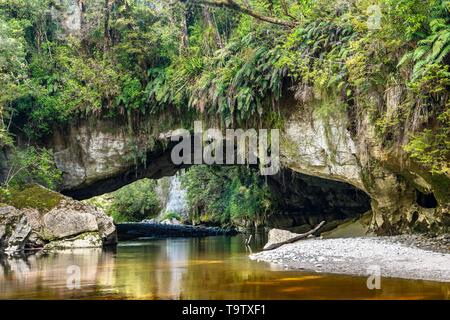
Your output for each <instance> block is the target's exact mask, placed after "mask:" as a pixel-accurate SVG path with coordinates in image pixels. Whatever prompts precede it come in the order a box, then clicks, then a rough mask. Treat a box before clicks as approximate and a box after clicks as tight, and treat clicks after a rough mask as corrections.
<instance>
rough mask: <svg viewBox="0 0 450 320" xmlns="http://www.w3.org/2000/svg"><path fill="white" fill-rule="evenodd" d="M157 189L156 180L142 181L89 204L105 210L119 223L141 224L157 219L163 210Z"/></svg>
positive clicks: (96, 198) (90, 201) (92, 200)
mask: <svg viewBox="0 0 450 320" xmlns="http://www.w3.org/2000/svg"><path fill="white" fill-rule="evenodd" d="M155 187H156V181H155V180H150V179H142V180H139V181H136V182H134V183H131V184H129V185H127V186H125V187H122V188H121V189H119V190H117V191H115V192H113V193H110V194H107V195H102V196H99V197H95V198H92V199H89V200H88V202H89V203H91V204H93V205H95V206H98V207H100V208H102V209H104V210H105V212H106V213H107V214H108V215H110V216H112V217H113V219H114V221H115V222H117V223H120V222H139V221H142V220H144V219H147V218H152V217H155V216H156V215H158V213H159V211H160V210H161V204H160V200H159V198H158V196H157V194H156V191H155Z"/></svg>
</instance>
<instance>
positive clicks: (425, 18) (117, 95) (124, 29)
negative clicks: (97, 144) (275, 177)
mask: <svg viewBox="0 0 450 320" xmlns="http://www.w3.org/2000/svg"><path fill="white" fill-rule="evenodd" d="M449 3H450V2H449V1H448V0H429V1H423V0H401V1H398V0H380V1H377V5H379V6H380V9H381V14H382V19H381V25H380V27H381V28H380V29H378V30H370V29H369V27H368V25H367V21H368V19H369V18H370V17H369V15H370V13H369V12H368V8H369V6H371V5H373V4H374V3H373V1H370V0H358V1H337V2H336V1H330V0H316V1H312V0H302V1H293V0H286V1H278V0H276V1H267V0H249V1H246V5H247V4H248V5H249V6H250V7H251V8H252V9H253V10H255V11H257V12H258V13H260V14H262V15H268V16H271V17H273V18H278V19H282V20H286V21H291V22H295V27H293V28H291V29H289V28H285V27H283V26H280V25H276V24H270V23H266V22H262V21H258V20H257V19H255V18H253V17H251V16H249V15H245V14H241V13H239V12H236V11H233V10H229V9H224V8H213V7H208V8H207V7H204V6H198V5H194V4H193V3H192V1H187V2H186V1H173V2H170V3H168V2H167V1H157V2H155V1H152V0H117V1H113V2H111V4H112V5H111V8H110V10H109V11H105V10H104V1H103V0H92V1H85V2H84V9H85V10H84V12H83V29H82V30H81V32H80V34H76V33H75V34H73V35H68V34H67V33H68V31H67V30H65V28H64V26H63V25H62V24H61V21H60V20H61V15H60V17H59V18H56V17H57V16H58V15H57V14H56V15H55V14H54V13H55V12H56V13H57V11H58V10H64V8H63V7H64V6H63V5H60V4H59V2H55V1H51V0H44V1H41V0H30V1H28V0H0V43H1V46H0V87H1V88H2V94H1V95H0V146H5V145H12V144H13V141H12V140H13V137H14V135H13V134H12V133H11V131H12V128H15V130H17V131H19V133H20V134H25V135H26V136H28V138H30V139H32V140H33V139H34V140H38V139H41V138H43V137H45V136H46V135H48V134H49V133H51V130H52V128H53V127H54V126H55V125H60V124H63V123H66V122H68V121H70V120H71V119H73V118H75V117H89V116H92V115H95V116H98V117H110V118H119V117H126V118H127V119H128V120H129V123H132V120H133V117H134V116H136V117H137V116H139V114H141V113H148V112H151V113H155V114H156V116H158V113H160V114H167V113H170V114H171V115H172V114H173V112H174V111H175V112H176V113H177V114H179V115H182V116H181V118H183V119H190V117H191V116H192V115H193V114H194V115H197V114H202V116H204V117H206V118H209V119H212V120H214V122H216V123H217V122H220V124H221V125H222V126H224V127H228V126H233V125H234V126H256V125H261V124H262V123H264V121H269V123H271V124H273V123H276V124H278V125H279V124H280V123H281V121H280V119H279V117H280V116H279V115H280V112H279V110H278V109H279V107H280V106H279V105H281V104H280V103H279V101H280V98H281V97H282V96H283V94H285V93H286V92H289V90H293V91H294V96H295V97H296V98H297V100H298V101H299V102H300V103H302V104H303V105H308V106H310V107H311V108H310V109H315V110H313V111H314V112H316V114H319V115H326V116H330V115H332V114H333V113H335V112H338V111H341V110H347V111H348V112H349V113H351V114H361V113H364V112H367V113H369V115H370V119H372V120H373V121H374V122H375V123H378V124H381V125H380V126H379V127H382V128H389V130H390V131H392V132H397V133H399V134H400V132H401V131H402V130H403V129H402V125H404V124H405V122H406V121H407V120H406V119H408V117H409V116H410V115H411V114H417V113H419V111H418V110H427V112H426V114H427V117H428V118H427V119H423V120H421V122H422V123H421V125H418V126H416V129H415V130H417V128H422V127H428V129H429V130H431V133H427V132H426V131H424V132H423V133H420V132H415V133H417V138H414V134H415V133H414V132H413V133H412V142H411V143H412V144H414V143H416V147H414V148H412V149H411V148H410V149H408V150H410V151H411V152H412V153H413V154H414V156H413V158H414V159H416V160H417V159H421V156H420V155H419V154H420V153H422V155H423V157H425V158H426V157H430V156H431V157H433V156H435V155H436V157H438V158H439V161H438V162H439V163H442V161H444V159H445V157H444V156H442V155H441V154H445V152H446V149H445V147H444V146H445V144H443V143H442V142H439V141H435V142H430V141H428V140H429V138H432V137H440V136H441V134H444V133H445V132H447V131H446V130H447V128H448V122H447V121H442V120H437V117H438V116H439V115H440V114H441V113H443V112H444V113H445V110H443V106H446V104H447V102H448V94H447V92H448V91H449V90H448V87H449V80H448V79H449V70H448V63H449V52H450V42H449V41H450V28H449V25H450V24H449V16H450V15H449V8H450V5H449ZM52 7H53V9H52ZM55 10H56V11H55ZM52 11H53V14H52ZM107 12H108V13H109V15H106V13H107ZM106 17H109V19H108V20H106ZM105 25H106V27H107V28H106V33H105ZM394 85H395V86H402V87H405V88H406V90H407V92H406V93H405V97H407V101H405V103H404V106H402V108H401V110H399V111H398V114H396V115H395V119H388V122H389V123H388V124H386V125H383V123H384V121H385V120H386V119H385V118H386V114H385V110H384V109H383V106H382V104H383V101H382V99H383V98H381V97H382V96H383V95H384V93H385V92H386V90H387V89H388V88H389V87H390V86H394ZM374 97H379V99H378V100H376V99H375V98H374ZM332 101H336V103H330V102H332ZM276 114H278V118H276V117H275V116H274V115H276ZM183 119H181V120H183ZM216 120H217V121H216ZM219 120H220V121H219ZM433 120H434V121H433ZM434 122H437V124H436V123H434ZM130 128H132V126H131V125H130ZM387 131H388V130H384V129H383V130H379V132H378V133H379V135H380V138H381V140H382V141H385V140H387V138H389V137H390V136H391V135H392V132H391V133H389V132H387ZM15 133H16V132H15ZM406 134H410V133H409V132H407V133H406ZM419 140H420V141H423V142H425V141H426V142H427V147H426V148H422V147H420V146H419V145H418V144H417V143H418V141H419ZM414 141H415V142H414ZM425 158H423V159H422V160H418V161H419V162H420V163H424V164H425V163H430V159H428V160H425ZM427 166H428V165H427ZM431 167H436V164H434V165H431ZM438 167H439V168H441V167H442V164H441V165H438ZM436 170H440V169H436Z"/></svg>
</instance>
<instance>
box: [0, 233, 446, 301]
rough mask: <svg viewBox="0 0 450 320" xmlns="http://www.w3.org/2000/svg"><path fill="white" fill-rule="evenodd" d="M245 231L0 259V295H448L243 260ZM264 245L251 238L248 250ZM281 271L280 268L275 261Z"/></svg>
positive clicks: (427, 285)
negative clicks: (71, 271)
mask: <svg viewBox="0 0 450 320" xmlns="http://www.w3.org/2000/svg"><path fill="white" fill-rule="evenodd" d="M245 238H246V237H245V236H242V235H240V236H237V237H210V238H196V239H166V240H156V241H146V242H140V243H139V242H128V243H125V244H122V245H121V246H119V247H118V248H117V252H106V251H103V250H101V249H80V250H74V251H68V252H64V253H55V254H49V255H33V256H29V257H9V258H0V298H33V299H66V298H90V297H92V298H102V297H103V298H106V297H112V298H135V299H183V298H184V299H230V298H233V299H301V298H308V299H323V298H333V299H338V298H342V299H347V298H376V297H380V298H385V297H397V298H398V297H404V298H408V297H410V298H413V297H416V298H424V297H428V298H439V299H442V298H448V297H449V293H448V285H446V284H443V283H438V282H427V281H410V280H401V279H388V278H386V279H384V278H383V280H382V288H383V290H382V291H381V292H373V291H370V290H367V287H366V278H365V277H362V278H359V277H351V276H331V275H321V274H318V273H314V274H311V273H307V272H285V271H282V270H281V269H280V266H273V268H271V267H268V265H267V264H265V263H257V262H255V261H251V260H249V259H248V257H247V254H246V248H245V245H244V239H245ZM260 242H261V244H263V243H264V242H265V240H264V237H261V235H254V236H253V240H252V243H251V245H252V249H253V250H254V251H258V250H259V248H260V247H261V246H260V244H259V243H260ZM71 265H79V266H80V268H81V290H73V291H72V290H69V289H67V287H66V281H67V267H69V266H71ZM281 268H282V266H281Z"/></svg>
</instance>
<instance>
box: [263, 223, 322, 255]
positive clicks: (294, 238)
mask: <svg viewBox="0 0 450 320" xmlns="http://www.w3.org/2000/svg"><path fill="white" fill-rule="evenodd" d="M324 224H325V221H322V222H321V223H319V224H318V225H317V226H316V227H315V228H314V229H311V230H309V231H308V232H305V233H301V234H299V235H298V236H295V237H293V238H291V239H289V240H286V241H282V242H278V243H272V244H271V245H269V246H267V247H264V249H263V251H268V250H273V249H276V248H279V247H281V246H282V245H285V244H288V243H294V242H297V241H298V240H301V239H304V238H306V237H307V236H309V235H311V234H313V233H314V232H316V231H317V230H319V229H320V228H321V227H322V226H323V225H324Z"/></svg>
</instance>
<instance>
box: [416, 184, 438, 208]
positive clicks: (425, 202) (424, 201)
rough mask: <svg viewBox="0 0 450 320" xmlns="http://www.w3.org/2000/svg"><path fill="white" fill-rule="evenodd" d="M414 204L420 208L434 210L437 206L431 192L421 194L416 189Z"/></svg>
mask: <svg viewBox="0 0 450 320" xmlns="http://www.w3.org/2000/svg"><path fill="white" fill-rule="evenodd" d="M416 203H417V204H418V205H419V206H421V207H422V208H427V209H431V208H436V207H437V205H438V203H437V200H436V198H435V197H434V194H433V193H432V192H430V193H423V192H420V191H419V190H417V189H416Z"/></svg>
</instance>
